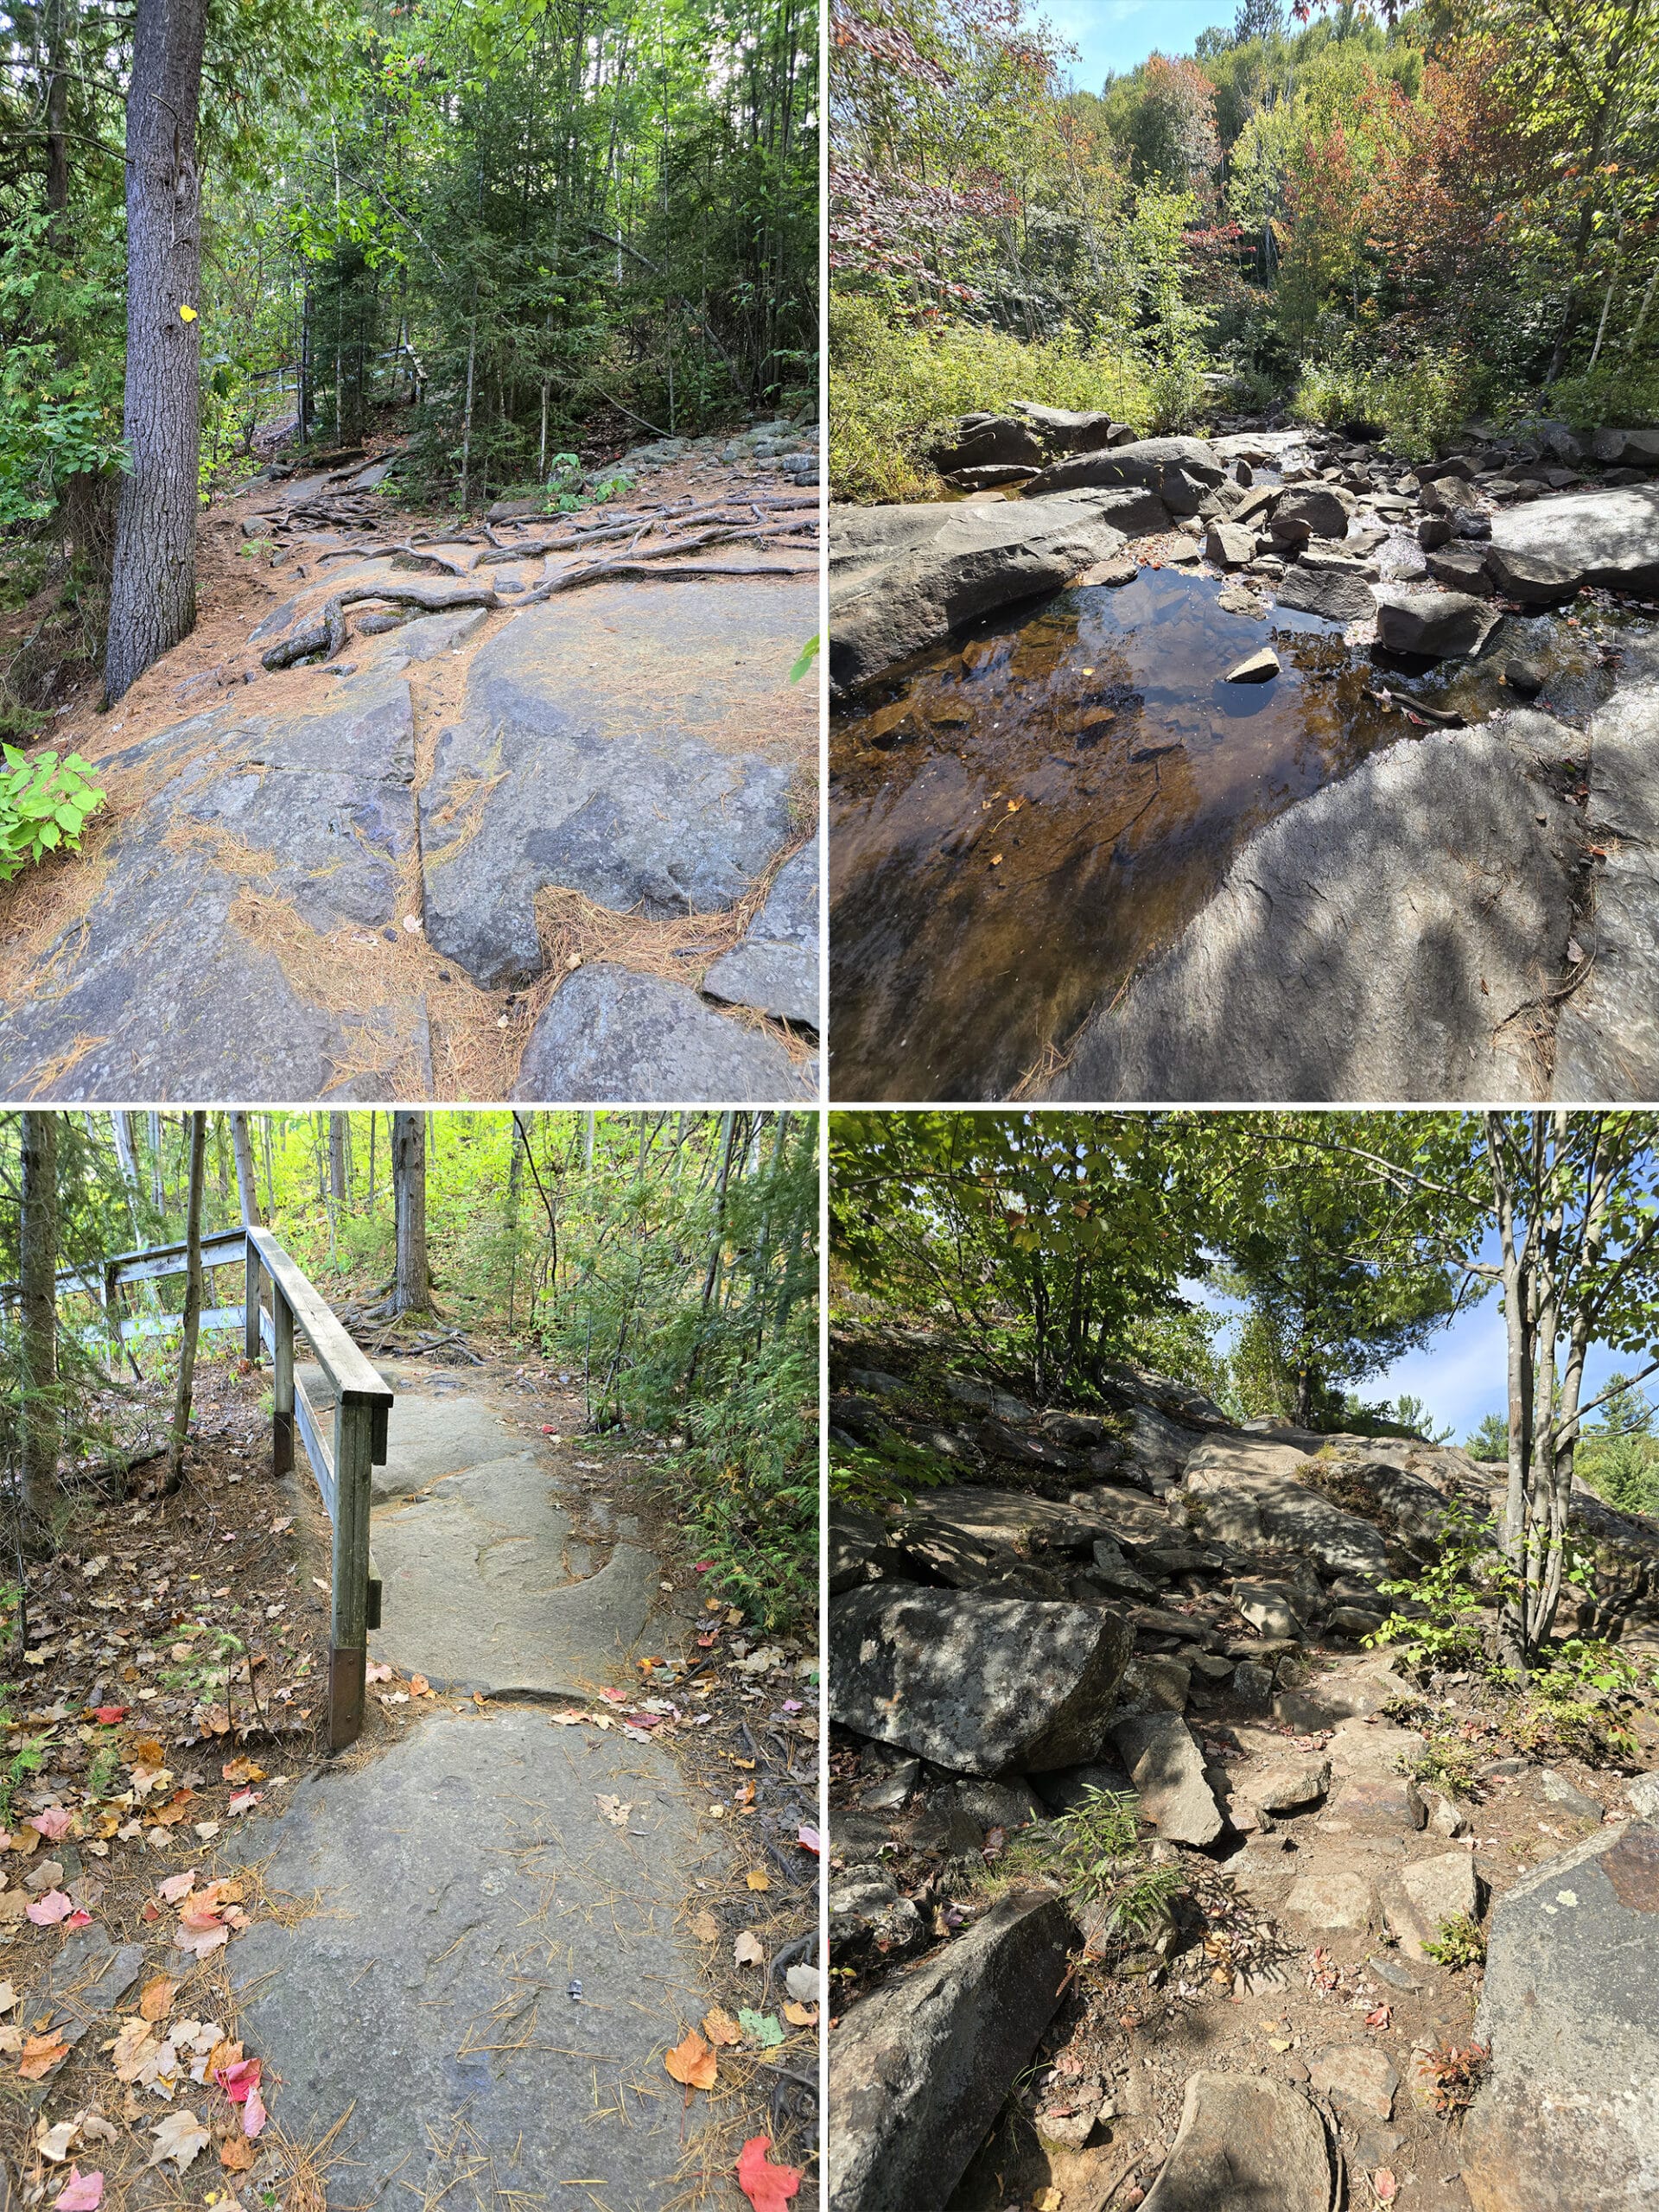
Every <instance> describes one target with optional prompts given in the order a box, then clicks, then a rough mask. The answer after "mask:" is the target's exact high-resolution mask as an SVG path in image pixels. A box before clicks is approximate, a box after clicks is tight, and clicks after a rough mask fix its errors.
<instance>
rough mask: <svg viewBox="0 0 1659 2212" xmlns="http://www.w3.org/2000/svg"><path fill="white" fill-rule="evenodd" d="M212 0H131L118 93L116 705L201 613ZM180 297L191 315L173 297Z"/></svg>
mask: <svg viewBox="0 0 1659 2212" xmlns="http://www.w3.org/2000/svg"><path fill="white" fill-rule="evenodd" d="M206 22H207V0H138V8H137V19H136V21H135V23H134V27H133V52H132V79H131V84H130V90H129V92H128V96H127V371H126V406H125V423H126V438H127V449H128V456H129V471H130V473H129V474H127V476H126V477H125V479H124V481H123V483H122V486H121V505H120V510H119V512H118V516H117V519H116V533H115V572H114V575H113V577H112V578H111V585H110V630H109V639H108V644H107V646H106V648H105V662H104V687H105V696H106V698H107V699H108V701H109V703H110V704H111V705H113V704H114V703H115V702H116V701H117V700H118V699H119V698H121V697H122V696H124V693H125V692H126V691H127V690H129V689H130V686H131V685H132V684H133V683H135V682H136V681H137V678H138V677H141V676H142V675H143V672H144V671H145V670H146V669H147V668H149V666H150V665H151V664H152V663H153V662H155V661H157V660H159V659H160V658H161V657H162V654H163V653H164V652H168V650H169V649H170V648H171V647H172V646H174V645H177V644H178V642H179V640H180V639H181V638H183V637H187V636H188V634H189V632H190V631H191V630H192V629H194V626H195V620H196V510H197V504H198V494H197V480H196V471H197V463H198V459H199V455H200V445H201V429H200V411H199V406H200V402H199V389H200V362H201V344H200V329H201V324H200V321H199V320H195V319H194V318H195V317H197V316H198V315H199V311H200V277H201V221H200V178H199V177H198V175H197V172H196V115H197V108H198V104H199V102H200V94H201V49H202V39H203V34H204V29H205V26H206ZM185 308H188V310H189V314H188V315H185V314H182V313H181V309H185Z"/></svg>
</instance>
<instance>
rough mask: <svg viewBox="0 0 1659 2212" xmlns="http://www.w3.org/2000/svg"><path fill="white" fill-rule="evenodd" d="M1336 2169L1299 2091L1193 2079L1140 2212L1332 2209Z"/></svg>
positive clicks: (1230, 2078)
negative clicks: (1166, 2154) (1168, 2147)
mask: <svg viewBox="0 0 1659 2212" xmlns="http://www.w3.org/2000/svg"><path fill="white" fill-rule="evenodd" d="M1337 2172H1338V2169H1337V2167H1336V2165H1335V2164H1334V2163H1333V2161H1332V2156H1331V2152H1330V2148H1329V2146H1328V2145H1327V2143H1326V2140H1325V2123H1324V2121H1323V2120H1321V2119H1320V2118H1319V2113H1317V2112H1315V2110H1314V2109H1313V2106H1312V2105H1311V2104H1310V2103H1309V2102H1308V2101H1307V2099H1306V2097H1305V2096H1303V2095H1302V2094H1301V2093H1300V2090H1297V2089H1294V2088H1290V2087H1289V2086H1288V2085H1287V2083H1284V2082H1272V2081H1268V2080H1265V2079H1263V2078H1262V2076H1261V2075H1251V2074H1193V2075H1189V2076H1188V2079H1187V2084H1186V2101H1185V2104H1184V2105H1183V2107H1182V2109H1181V2125H1180V2130H1179V2133H1178V2134H1177V2136H1176V2138H1175V2141H1174V2143H1173V2145H1172V2147H1171V2150H1170V2153H1169V2158H1168V2161H1167V2163H1166V2164H1165V2167H1164V2170H1163V2171H1162V2173H1160V2175H1159V2177H1158V2179H1157V2182H1156V2183H1155V2184H1154V2188H1153V2190H1152V2192H1151V2194H1150V2195H1149V2196H1147V2200H1146V2202H1145V2204H1144V2206H1143V2208H1142V2212H1331V2208H1332V2205H1333V2204H1335V2203H1336V2202H1337V2190H1338V2181H1337Z"/></svg>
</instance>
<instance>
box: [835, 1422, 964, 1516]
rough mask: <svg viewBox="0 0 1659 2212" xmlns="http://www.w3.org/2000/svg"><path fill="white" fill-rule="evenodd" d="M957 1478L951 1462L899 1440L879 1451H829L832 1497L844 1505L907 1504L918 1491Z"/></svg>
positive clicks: (841, 1448)
mask: <svg viewBox="0 0 1659 2212" xmlns="http://www.w3.org/2000/svg"><path fill="white" fill-rule="evenodd" d="M956 1474H957V1470H956V1469H955V1468H953V1467H952V1466H951V1465H950V1462H949V1461H948V1460H945V1459H935V1458H934V1457H933V1456H932V1454H931V1452H923V1451H920V1450H918V1448H917V1446H915V1445H913V1444H906V1442H904V1441H903V1440H902V1439H900V1438H898V1437H895V1438H894V1439H893V1441H892V1443H891V1444H887V1445H883V1446H882V1447H881V1449H880V1451H876V1450H875V1449H874V1448H873V1447H872V1446H869V1445H865V1444H860V1445H856V1446H853V1447H851V1448H850V1449H849V1447H848V1446H845V1445H841V1444H831V1446H830V1447H829V1495H830V1497H835V1498H839V1499H840V1500H841V1501H842V1503H843V1504H845V1505H857V1506H863V1507H866V1508H869V1507H876V1506H882V1505H904V1504H907V1503H909V1501H910V1499H911V1498H912V1496H913V1495H914V1494H915V1492H916V1491H918V1490H932V1489H934V1488H935V1487H936V1486H937V1485H938V1484H940V1483H948V1482H951V1481H954V1480H955V1479H956Z"/></svg>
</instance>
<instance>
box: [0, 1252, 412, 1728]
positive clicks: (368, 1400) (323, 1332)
mask: <svg viewBox="0 0 1659 2212" xmlns="http://www.w3.org/2000/svg"><path fill="white" fill-rule="evenodd" d="M237 1262H241V1264H242V1265H243V1267H244V1268H245V1295H244V1299H243V1302H242V1304H241V1305H240V1306H213V1307H212V1308H210V1309H206V1310H204V1312H203V1313H202V1315H201V1326H202V1327H204V1328H213V1327H217V1328H240V1329H241V1330H242V1331H243V1332H244V1336H243V1342H244V1344H245V1349H246V1353H247V1357H248V1360H249V1363H250V1364H251V1365H253V1366H256V1367H257V1365H258V1364H259V1363H260V1357H261V1355H262V1353H264V1352H266V1351H269V1353H270V1367H271V1438H270V1460H271V1471H272V1473H273V1474H277V1475H286V1474H290V1473H292V1471H293V1468H294V1434H295V1431H296V1428H297V1430H298V1431H299V1434H300V1438H301V1440H302V1442H303V1444H304V1446H305V1454H306V1458H307V1459H308V1460H309V1462H310V1465H311V1471H312V1473H313V1474H314V1475H315V1478H316V1483H317V1488H318V1490H319V1491H321V1493H322V1502H323V1504H324V1505H325V1506H326V1507H327V1512H328V1521H329V1525H330V1527H331V1529H333V1531H334V1572H333V1575H332V1577H331V1607H332V1610H331V1615H330V1620H329V1630H328V1748H329V1750H330V1751H343V1750H344V1749H345V1748H346V1745H348V1744H353V1743H355V1742H356V1740H357V1738H358V1737H359V1736H360V1735H361V1734H362V1732H363V1707H364V1698H365V1690H366V1683H367V1669H368V1631H369V1630H371V1629H372V1628H378V1627H379V1625H380V1601H381V1586H380V1578H379V1576H378V1574H376V1573H375V1571H374V1562H373V1560H372V1558H371V1557H370V1554H369V1504H370V1494H371V1487H372V1479H373V1478H372V1469H374V1468H375V1467H382V1466H384V1465H385V1461H386V1437H387V1432H388V1428H389V1425H390V1422H391V1401H392V1392H391V1389H390V1387H389V1386H388V1385H387V1384H386V1383H384V1382H382V1380H381V1379H380V1376H379V1375H378V1372H377V1371H376V1370H375V1369H374V1368H373V1367H372V1365H371V1364H370V1363H369V1360H368V1358H367V1357H366V1355H365V1353H364V1352H363V1351H360V1350H359V1347H358V1345H357V1344H354V1343H353V1340H352V1338H350V1337H349V1336H348V1335H347V1334H346V1329H345V1326H344V1325H343V1323H341V1322H340V1319H338V1317H337V1316H336V1315H335V1313H334V1311H333V1309H332V1307H331V1306H329V1304H328V1302H327V1300H326V1299H325V1298H324V1297H323V1295H322V1294H321V1291H319V1290H318V1289H317V1288H316V1287H315V1285H314V1284H313V1283H311V1282H310V1281H308V1278H307V1277H306V1276H305V1274H303V1273H302V1271H301V1269H300V1268H299V1266H298V1264H297V1262H296V1261H294V1260H293V1259H292V1258H291V1257H290V1256H289V1254H288V1253H287V1252H285V1251H284V1250H283V1248H282V1246H281V1245H280V1244H279V1243H277V1240H276V1238H275V1237H274V1236H272V1235H271V1233H270V1230H268V1229H252V1228H250V1229H246V1230H243V1229H225V1230H218V1231H217V1232H215V1233H214V1234H213V1235H212V1236H203V1238H202V1240H201V1265H202V1272H203V1274H204V1277H207V1276H209V1275H210V1274H211V1271H212V1269H213V1268H222V1267H230V1266H232V1265H234V1264H236V1263H237ZM189 1264H190V1255H189V1247H188V1245H185V1244H151V1245H147V1246H145V1247H143V1249H140V1250H137V1251H133V1252H118V1253H115V1254H114V1255H111V1257H110V1258H109V1259H107V1260H105V1262H103V1265H102V1267H101V1268H63V1269H61V1270H60V1273H59V1274H58V1278H57V1287H58V1292H59V1294H60V1296H61V1295H62V1294H65V1293H66V1292H67V1293H73V1292H77V1291H78V1292H80V1293H82V1294H84V1295H85V1296H86V1297H89V1298H92V1299H93V1300H98V1301H99V1303H100V1304H101V1305H102V1306H103V1311H104V1323H105V1328H106V1329H107V1330H108V1332H109V1336H110V1340H111V1344H115V1345H117V1346H120V1345H123V1344H126V1343H128V1342H129V1341H130V1339H131V1338H134V1337H137V1336H153V1335H156V1334H157V1333H159V1332H163V1331H167V1330H169V1329H171V1328H175V1327H181V1326H182V1325H183V1316H182V1315H181V1314H176V1313H162V1314H129V1315H126V1316H125V1317H124V1316H123V1315H122V1313H121V1294H122V1292H123V1291H124V1289H125V1288H126V1287H128V1286H129V1285H130V1284H133V1283H141V1282H153V1281H159V1280H160V1279H161V1278H162V1277H163V1276H166V1275H178V1274H184V1273H185V1272H186V1271H187V1269H188V1267H189ZM267 1286H268V1287H269V1289H270V1302H269V1304H267V1303H266V1302H265V1298H264V1291H265V1288H266V1287H267ZM19 1292H20V1286H19V1285H18V1284H16V1283H15V1282H12V1283H0V1300H13V1299H16V1297H17V1296H18V1294H19ZM296 1329H297V1331H298V1332H299V1334H300V1336H301V1338H302V1339H303V1341H304V1342H305V1344H307V1345H308V1347H309V1350H310V1352H311V1356H312V1357H313V1358H314V1359H315V1361H316V1363H317V1364H318V1366H319V1367H320V1368H321V1370H322V1372H323V1377H324V1380H325V1381H326V1382H327V1385H328V1387H329V1389H331V1390H332V1391H333V1392H334V1433H333V1438H332V1441H331V1440H329V1439H328V1438H327V1437H326V1436H325V1434H324V1429H323V1422H324V1419H325V1418H326V1415H325V1414H324V1413H323V1412H321V1411H320V1410H319V1408H317V1407H315V1406H314V1405H313V1404H312V1403H311V1401H310V1399H309V1398H308V1396H307V1395H306V1391H305V1385H304V1383H302V1381H301V1379H300V1377H299V1376H298V1375H297V1374H296V1372H295V1369H294V1339H295V1332H296Z"/></svg>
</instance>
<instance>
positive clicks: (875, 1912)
mask: <svg viewBox="0 0 1659 2212" xmlns="http://www.w3.org/2000/svg"><path fill="white" fill-rule="evenodd" d="M925 1942H927V1926H926V1923H925V1921H924V1920H923V1918H922V1916H921V1914H920V1913H919V1912H918V1911H917V1910H916V1908H915V1906H914V1905H913V1904H912V1903H911V1901H910V1899H909V1898H908V1897H901V1896H900V1895H899V1892H898V1891H897V1890H896V1889H894V1887H893V1884H892V1882H891V1881H890V1880H889V1879H888V1878H887V1875H886V1874H885V1873H884V1872H882V1870H881V1869H880V1866H849V1867H848V1868H847V1869H846V1871H845V1872H843V1873H842V1874H840V1875H837V1876H835V1877H832V1878H831V1880H830V1884H829V1957H830V1960H831V1962H832V1963H833V1964H834V1965H836V1966H866V1965H868V1964H870V1963H871V1962H872V1961H874V1960H876V1959H882V1958H885V1959H889V1960H892V1961H894V1962H895V1963H896V1962H897V1961H899V1959H904V1958H908V1957H909V1956H910V1955H911V1954H912V1952H915V1951H919V1950H920V1949H921V1948H922V1947H923V1946H924V1945H925Z"/></svg>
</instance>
